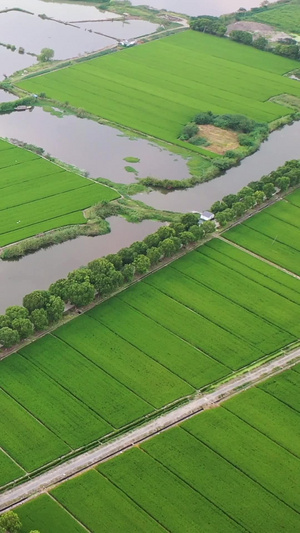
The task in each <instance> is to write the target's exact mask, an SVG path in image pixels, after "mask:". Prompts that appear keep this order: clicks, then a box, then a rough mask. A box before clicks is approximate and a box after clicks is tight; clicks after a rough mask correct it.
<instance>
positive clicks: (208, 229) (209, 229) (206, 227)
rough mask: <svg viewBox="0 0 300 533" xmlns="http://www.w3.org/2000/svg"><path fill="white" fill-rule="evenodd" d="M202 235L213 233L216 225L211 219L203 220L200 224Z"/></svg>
mask: <svg viewBox="0 0 300 533" xmlns="http://www.w3.org/2000/svg"><path fill="white" fill-rule="evenodd" d="M201 228H202V230H203V232H204V235H207V234H208V233H213V232H214V231H215V229H216V225H215V223H214V222H213V221H212V220H207V221H206V222H203V224H202V226H201Z"/></svg>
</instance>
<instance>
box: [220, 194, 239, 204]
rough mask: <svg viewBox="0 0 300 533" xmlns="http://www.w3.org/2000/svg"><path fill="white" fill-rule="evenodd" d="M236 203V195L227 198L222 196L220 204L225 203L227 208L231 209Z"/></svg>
mask: <svg viewBox="0 0 300 533" xmlns="http://www.w3.org/2000/svg"><path fill="white" fill-rule="evenodd" d="M237 201H238V197H237V195H236V194H228V195H227V196H224V198H223V200H222V202H225V204H226V205H227V207H232V206H233V204H234V203H235V202H237Z"/></svg>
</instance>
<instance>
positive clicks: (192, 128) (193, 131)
mask: <svg viewBox="0 0 300 533" xmlns="http://www.w3.org/2000/svg"><path fill="white" fill-rule="evenodd" d="M197 133H198V126H197V124H195V122H189V123H188V124H186V126H184V128H183V130H182V132H181V135H180V139H181V140H182V141H188V140H189V139H191V137H194V136H195V135H197Z"/></svg>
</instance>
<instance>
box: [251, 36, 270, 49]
mask: <svg viewBox="0 0 300 533" xmlns="http://www.w3.org/2000/svg"><path fill="white" fill-rule="evenodd" d="M252 44H253V46H255V48H258V49H259V50H265V49H266V48H267V46H268V39H266V38H265V37H258V38H257V39H254V41H253V43H252Z"/></svg>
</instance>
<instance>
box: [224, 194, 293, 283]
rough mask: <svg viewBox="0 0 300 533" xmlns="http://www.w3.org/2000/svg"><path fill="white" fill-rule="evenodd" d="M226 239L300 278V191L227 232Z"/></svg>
mask: <svg viewBox="0 0 300 533" xmlns="http://www.w3.org/2000/svg"><path fill="white" fill-rule="evenodd" d="M224 237H226V239H228V240H230V241H232V242H234V243H236V244H238V245H240V246H242V247H243V248H246V249H247V250H250V251H251V252H254V253H256V254H258V255H260V256H261V257H264V258H265V259H268V260H269V261H271V262H272V263H275V264H277V265H279V266H281V267H283V268H286V269H287V270H289V271H291V272H294V273H295V274H298V275H300V189H297V190H296V191H295V192H293V193H292V194H289V195H288V196H286V197H285V199H284V200H281V201H280V202H277V203H276V204H274V205H272V206H271V207H269V208H268V209H264V211H263V212H262V213H259V214H258V215H255V216H254V217H251V218H249V219H247V220H246V221H245V222H244V223H243V224H239V225H238V226H235V227H234V228H233V229H231V230H229V231H227V232H226V233H225V234H224Z"/></svg>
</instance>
